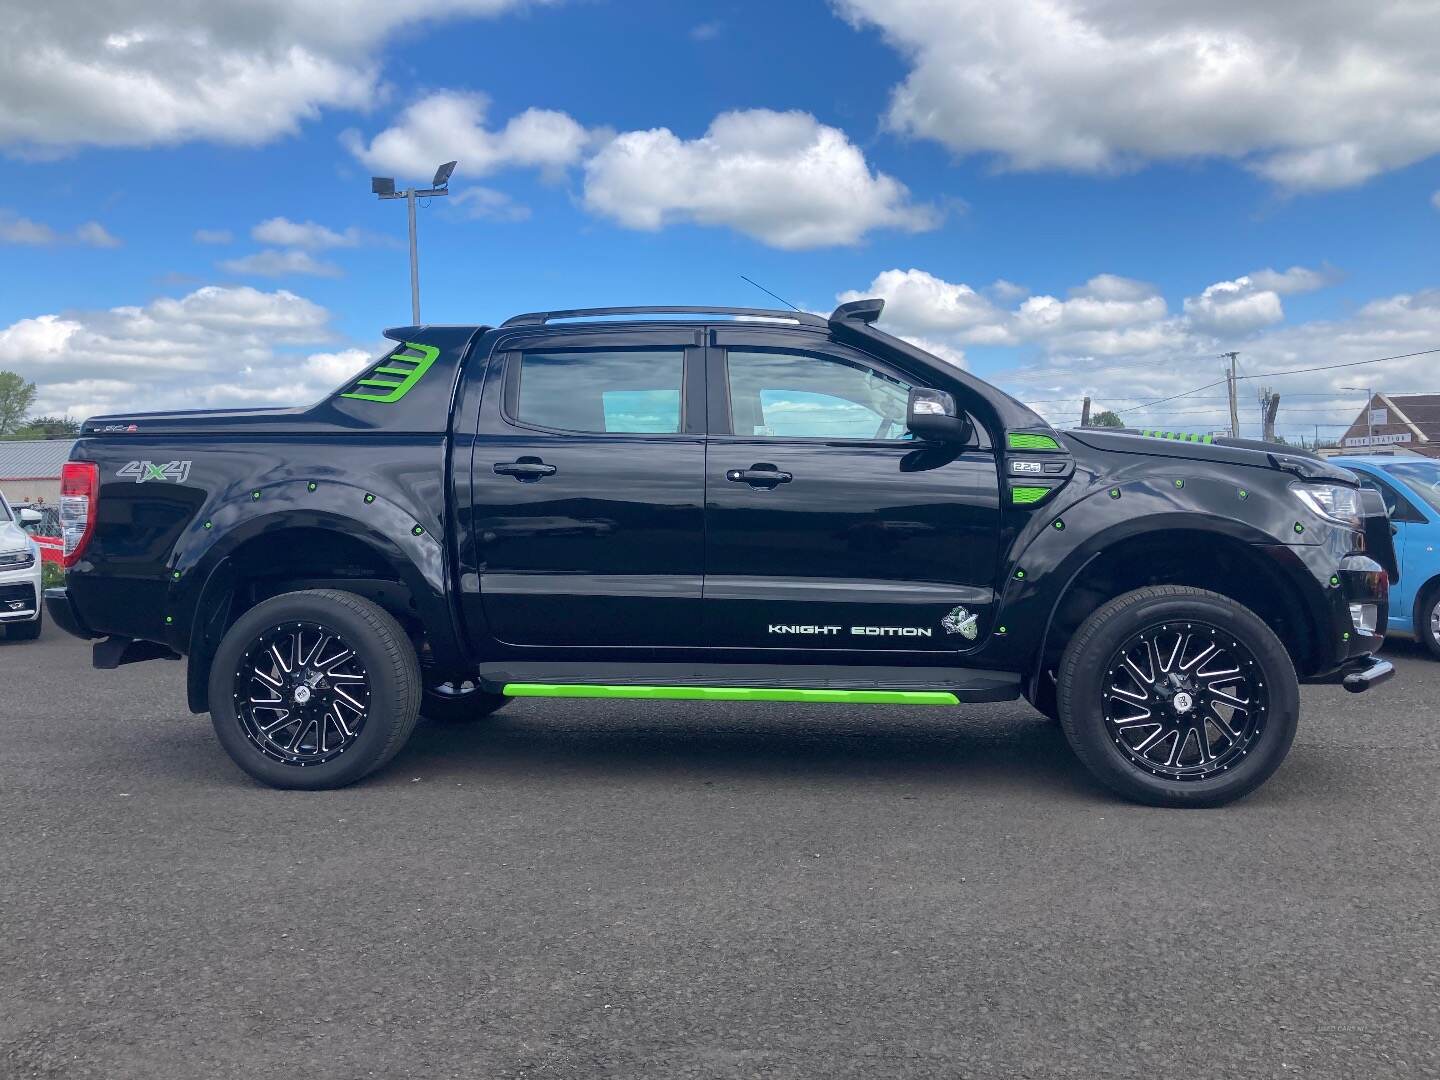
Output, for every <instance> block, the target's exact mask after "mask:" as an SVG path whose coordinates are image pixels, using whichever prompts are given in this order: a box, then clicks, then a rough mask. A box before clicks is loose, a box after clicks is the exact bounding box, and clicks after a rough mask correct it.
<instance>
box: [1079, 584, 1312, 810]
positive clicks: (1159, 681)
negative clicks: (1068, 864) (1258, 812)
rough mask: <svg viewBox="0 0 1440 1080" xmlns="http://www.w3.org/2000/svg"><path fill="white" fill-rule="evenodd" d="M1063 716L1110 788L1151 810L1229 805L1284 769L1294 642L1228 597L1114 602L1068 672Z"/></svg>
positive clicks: (1294, 706) (1094, 623) (1172, 594)
mask: <svg viewBox="0 0 1440 1080" xmlns="http://www.w3.org/2000/svg"><path fill="white" fill-rule="evenodd" d="M1058 683H1059V686H1058V689H1059V703H1060V723H1061V726H1062V728H1063V729H1064V731H1065V737H1066V739H1067V740H1068V741H1069V743H1070V745H1071V747H1072V748H1073V749H1074V750H1075V753H1076V755H1077V756H1078V757H1079V758H1080V760H1081V761H1082V762H1083V763H1084V764H1085V765H1086V767H1087V768H1089V769H1090V771H1091V772H1092V773H1094V775H1095V776H1096V778H1098V779H1099V780H1100V782H1101V783H1103V784H1105V785H1106V786H1107V787H1109V788H1111V789H1112V790H1114V791H1117V792H1119V793H1120V794H1121V795H1124V796H1125V797H1127V798H1130V799H1134V800H1135V801H1137V802H1143V803H1148V804H1150V805H1152V806H1180V807H1186V806H1193V807H1202V806H1221V805H1223V804H1225V803H1228V802H1231V801H1232V800H1234V799H1238V798H1240V797H1241V796H1242V795H1245V794H1248V793H1249V792H1251V791H1253V790H1255V788H1257V787H1259V786H1260V785H1261V784H1262V783H1264V782H1265V781H1266V780H1267V779H1268V778H1269V777H1270V775H1271V774H1272V773H1273V772H1274V771H1275V770H1276V769H1277V768H1279V767H1280V763H1281V762H1282V761H1284V759H1285V755H1286V754H1287V753H1288V752H1289V750H1290V744H1291V742H1292V741H1293V740H1294V737H1295V728H1296V724H1297V721H1298V719H1299V713H1300V691H1299V686H1298V683H1297V680H1296V677H1295V668H1294V665H1293V664H1292V663H1291V661H1290V656H1289V654H1288V653H1287V652H1286V651H1285V646H1284V645H1283V644H1281V642H1280V639H1279V638H1277V637H1276V636H1275V634H1274V632H1273V631H1271V629H1270V627H1269V626H1267V625H1266V624H1265V623H1264V622H1263V621H1261V619H1260V618H1259V617H1258V616H1256V615H1255V614H1254V613H1253V612H1252V611H1250V610H1249V609H1248V608H1245V607H1243V606H1241V605H1240V604H1237V603H1236V602H1235V601H1233V600H1231V599H1230V598H1229V597H1226V596H1221V595H1220V594H1218V593H1213V592H1206V591H1204V590H1202V589H1192V588H1187V587H1183V586H1178V585H1157V586H1151V587H1149V588H1145V589H1137V590H1135V591H1134V592H1130V593H1126V594H1125V595H1123V596H1119V597H1117V598H1116V599H1114V600H1112V601H1110V602H1109V603H1108V604H1106V605H1104V606H1103V607H1101V608H1100V609H1098V610H1097V611H1096V612H1095V613H1094V614H1092V615H1091V616H1090V617H1089V618H1088V619H1087V620H1086V621H1085V622H1084V624H1083V625H1082V626H1081V627H1080V629H1079V630H1078V631H1077V632H1076V634H1075V636H1074V638H1072V639H1071V641H1070V644H1069V645H1068V646H1067V648H1066V650H1065V655H1064V656H1063V657H1062V658H1061V661H1060V669H1059V674H1058Z"/></svg>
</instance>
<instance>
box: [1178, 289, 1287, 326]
mask: <svg viewBox="0 0 1440 1080" xmlns="http://www.w3.org/2000/svg"><path fill="white" fill-rule="evenodd" d="M1185 314H1186V315H1187V316H1188V317H1189V319H1190V322H1191V325H1193V326H1195V327H1196V328H1197V329H1200V330H1204V331H1206V332H1208V333H1211V334H1215V335H1216V336H1218V337H1228V336H1232V335H1235V334H1244V333H1248V332H1249V331H1251V330H1258V329H1259V328H1260V327H1262V326H1270V325H1272V324H1273V323H1278V322H1280V321H1281V320H1282V319H1284V318H1285V309H1284V307H1283V306H1282V305H1281V303H1280V297H1279V295H1278V294H1277V293H1275V292H1274V291H1272V290H1270V289H1261V288H1258V287H1256V284H1255V282H1254V281H1252V280H1251V279H1250V278H1248V277H1240V278H1236V279H1235V280H1234V281H1217V282H1216V283H1215V284H1214V285H1209V286H1206V288H1205V291H1204V292H1202V293H1201V294H1200V295H1199V296H1191V297H1187V298H1186V300H1185Z"/></svg>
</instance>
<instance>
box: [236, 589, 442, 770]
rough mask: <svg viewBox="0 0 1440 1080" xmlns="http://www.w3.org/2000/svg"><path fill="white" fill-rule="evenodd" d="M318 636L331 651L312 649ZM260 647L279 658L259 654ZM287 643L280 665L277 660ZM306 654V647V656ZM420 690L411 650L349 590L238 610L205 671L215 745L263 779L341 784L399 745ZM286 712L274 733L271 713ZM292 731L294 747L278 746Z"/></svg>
mask: <svg viewBox="0 0 1440 1080" xmlns="http://www.w3.org/2000/svg"><path fill="white" fill-rule="evenodd" d="M325 634H329V635H331V636H332V638H333V640H334V641H335V645H334V646H333V647H334V648H335V649H336V651H335V652H334V653H333V654H332V653H330V652H329V649H328V648H325V647H324V646H322V645H320V644H317V643H318V642H320V641H322V639H323V636H324V635H325ZM267 641H268V642H270V643H271V646H270V648H271V649H276V650H279V654H278V655H277V654H276V653H272V652H270V651H268V650H267V649H265V647H264V646H265V644H266V642H267ZM292 641H293V643H294V644H293V652H291V653H290V655H291V659H292V661H293V662H292V667H291V668H288V669H287V668H284V667H283V665H282V664H280V663H279V662H278V661H279V660H281V659H283V656H284V654H285V653H286V651H287V648H288V645H287V643H289V642H292ZM306 650H313V652H311V653H310V654H309V659H304V656H305V654H306ZM345 650H349V651H350V654H351V655H350V657H349V658H348V659H347V658H344V652H345ZM322 654H323V655H322ZM272 655H275V656H276V662H274V663H272V661H271V660H270V657H271V656H272ZM332 657H338V658H340V659H338V660H335V659H331V658H332ZM257 658H259V659H257ZM267 669H268V670H267ZM317 673H318V678H317ZM327 676H329V677H328V678H327ZM272 680H274V681H275V686H276V689H273V690H272V689H269V687H270V686H271V681H272ZM302 686H303V687H304V689H303V690H302ZM420 686H421V683H420V665H419V662H418V661H417V659H416V657H415V649H414V647H413V646H412V645H411V643H410V639H409V638H408V637H407V636H406V635H405V631H404V630H402V629H401V627H400V624H399V623H397V622H396V621H395V619H394V618H393V617H391V615H390V614H389V613H388V612H386V611H385V610H384V609H382V608H380V607H378V606H377V605H375V604H372V603H371V602H370V601H369V600H365V599H363V598H361V597H359V596H355V595H354V594H352V593H345V592H336V591H331V590H314V591H306V592H293V593H285V594H284V595H282V596H276V597H273V598H271V599H269V600H266V601H264V602H263V603H260V604H257V605H256V606H255V607H253V608H251V609H250V610H249V611H247V612H245V614H244V615H242V616H240V618H239V619H237V620H236V621H235V624H234V625H233V626H232V627H231V628H230V630H229V631H228V632H227V633H226V635H225V638H224V640H222V641H221V643H220V648H219V649H218V650H217V651H216V653H215V660H214V664H213V666H212V668H211V670H210V717H211V720H212V722H213V723H214V725H215V734H216V736H217V737H218V738H219V739H220V745H221V746H223V747H224V748H225V751H226V752H227V753H228V754H229V755H230V757H231V758H232V759H233V760H234V762H235V764H237V765H239V766H240V768H242V769H244V770H245V771H246V772H247V773H249V774H250V775H251V776H253V777H254V778H255V779H257V780H259V781H261V782H262V783H266V784H269V785H270V786H271V787H277V788H301V789H305V790H312V791H313V790H319V789H323V788H337V787H344V786H345V785H347V784H353V783H355V781H357V780H359V779H361V778H362V777H365V776H368V775H369V774H370V773H372V772H374V771H375V770H376V769H378V768H380V767H381V766H382V765H384V764H385V763H386V762H387V761H389V760H390V759H391V758H392V757H394V756H395V754H397V753H398V752H399V750H400V748H401V747H402V746H404V745H405V742H406V740H407V739H409V738H410V733H411V732H412V731H413V730H414V728H415V721H416V718H417V717H418V716H419V712H420ZM312 687H313V689H312ZM256 688H258V690H257V689H256ZM302 692H303V693H304V700H303V702H302V699H301V697H300V695H301V693H302ZM257 693H265V694H274V695H275V705H274V707H270V706H267V705H265V704H261V705H260V706H259V708H256V707H255V704H254V703H255V702H256V701H257V700H267V699H258V698H257V696H256V695H257ZM346 701H353V702H358V703H359V704H361V705H363V706H364V708H363V709H359V708H355V707H354V706H352V705H348V704H345V702H346ZM322 706H323V709H322ZM292 710H293V711H294V713H295V715H296V716H297V719H296V720H294V721H291V723H290V724H285V725H284V726H280V727H279V729H278V732H275V725H281V724H283V720H284V718H283V717H281V715H280V714H281V713H282V712H284V713H286V714H287V715H288V714H289V713H290V712H291V711H292ZM347 719H348V724H347V723H346V720H347ZM302 724H303V725H307V726H305V727H303V728H302V727H301V725H302ZM350 725H353V730H351V728H350ZM267 728H269V729H270V730H271V731H272V732H273V733H272V734H266V733H265V731H266V729H267ZM297 732H298V733H297ZM292 733H295V734H294V743H295V745H294V746H293V747H290V748H288V749H287V748H286V747H285V746H284V745H283V744H284V743H286V742H288V741H290V737H291V734H292ZM327 739H328V740H330V741H329V742H327Z"/></svg>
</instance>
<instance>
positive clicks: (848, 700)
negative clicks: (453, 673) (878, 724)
mask: <svg viewBox="0 0 1440 1080" xmlns="http://www.w3.org/2000/svg"><path fill="white" fill-rule="evenodd" d="M501 693H503V694H505V695H506V696H508V697H535V698H640V699H642V700H647V701H812V702H817V703H833V704H840V705H959V704H960V699H959V698H957V697H956V696H955V695H954V694H951V693H948V692H946V691H941V690H793V689H784V688H781V687H772V688H768V689H761V688H756V687H748V686H600V685H584V684H579V683H506V684H505V685H504V687H503V689H502V690H501Z"/></svg>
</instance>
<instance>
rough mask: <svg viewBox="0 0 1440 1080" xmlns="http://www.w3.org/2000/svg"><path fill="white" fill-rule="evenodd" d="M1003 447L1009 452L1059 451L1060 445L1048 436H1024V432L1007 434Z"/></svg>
mask: <svg viewBox="0 0 1440 1080" xmlns="http://www.w3.org/2000/svg"><path fill="white" fill-rule="evenodd" d="M1005 445H1006V446H1008V447H1010V449H1011V450H1059V449H1060V444H1059V443H1058V442H1056V441H1055V440H1054V439H1052V438H1051V437H1050V436H1049V435H1026V434H1025V433H1024V432H1016V431H1012V432H1008V433H1006V435H1005Z"/></svg>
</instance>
